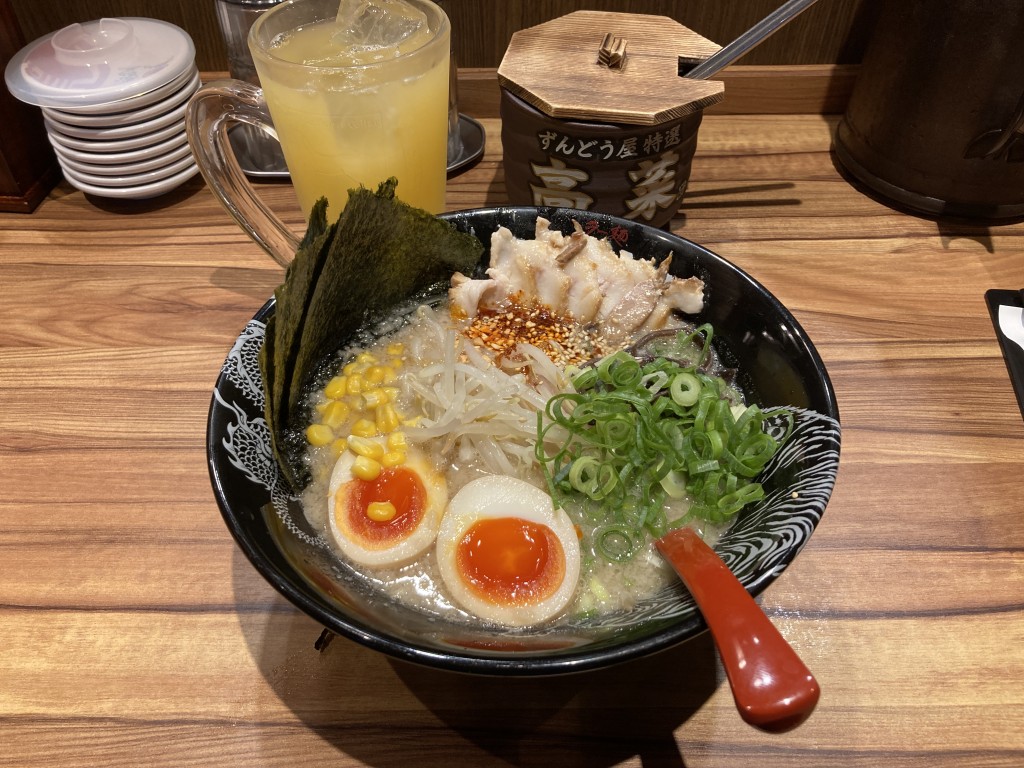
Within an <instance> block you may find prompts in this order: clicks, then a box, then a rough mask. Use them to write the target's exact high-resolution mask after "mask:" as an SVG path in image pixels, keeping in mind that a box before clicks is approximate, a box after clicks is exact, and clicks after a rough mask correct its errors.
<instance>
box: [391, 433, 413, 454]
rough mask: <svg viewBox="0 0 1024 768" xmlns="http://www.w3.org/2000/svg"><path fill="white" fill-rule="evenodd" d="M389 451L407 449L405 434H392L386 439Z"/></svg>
mask: <svg viewBox="0 0 1024 768" xmlns="http://www.w3.org/2000/svg"><path fill="white" fill-rule="evenodd" d="M387 444H388V450H389V451H404V450H405V449H406V448H408V447H409V441H408V440H406V439H405V432H392V433H391V434H390V435H388V438H387Z"/></svg>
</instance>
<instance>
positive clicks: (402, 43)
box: [331, 0, 430, 60]
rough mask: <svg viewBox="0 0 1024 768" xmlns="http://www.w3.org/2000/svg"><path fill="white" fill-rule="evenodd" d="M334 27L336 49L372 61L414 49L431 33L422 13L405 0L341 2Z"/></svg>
mask: <svg viewBox="0 0 1024 768" xmlns="http://www.w3.org/2000/svg"><path fill="white" fill-rule="evenodd" d="M336 24H337V31H335V32H334V34H333V35H332V37H331V42H332V43H333V44H334V45H335V46H338V47H339V48H345V49H348V50H350V51H352V52H353V53H356V54H369V57H368V58H370V59H373V60H380V59H384V58H388V57H391V56H398V55H400V54H401V53H404V52H407V51H409V50H414V49H415V48H418V47H420V46H421V45H423V44H424V43H425V42H426V40H427V39H428V38H429V33H430V29H429V25H428V22H427V17H426V15H425V14H424V13H423V11H421V10H419V9H418V8H414V7H413V6H411V5H409V4H408V3H406V2H404V0H341V2H340V4H339V6H338V18H337V22H336ZM360 58H363V56H360Z"/></svg>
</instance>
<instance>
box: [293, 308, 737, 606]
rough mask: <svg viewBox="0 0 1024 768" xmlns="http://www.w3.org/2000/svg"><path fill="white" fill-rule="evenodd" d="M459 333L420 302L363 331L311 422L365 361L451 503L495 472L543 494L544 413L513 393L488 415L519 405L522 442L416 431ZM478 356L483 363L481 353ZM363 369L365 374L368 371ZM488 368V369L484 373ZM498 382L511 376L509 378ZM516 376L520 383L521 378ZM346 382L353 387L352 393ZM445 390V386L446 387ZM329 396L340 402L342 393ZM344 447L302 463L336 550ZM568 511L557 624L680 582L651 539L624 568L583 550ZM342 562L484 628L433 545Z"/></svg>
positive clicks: (350, 423)
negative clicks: (568, 593) (447, 580)
mask: <svg viewBox="0 0 1024 768" xmlns="http://www.w3.org/2000/svg"><path fill="white" fill-rule="evenodd" d="M460 327H463V328H464V327H465V321H464V320H463V321H459V320H456V319H453V318H452V317H451V314H450V312H449V308H448V306H447V302H446V301H445V300H444V298H443V297H438V298H437V299H436V300H435V301H433V302H428V303H427V304H423V303H422V300H421V301H419V302H417V303H415V304H411V305H409V306H406V307H403V308H400V309H399V311H397V312H396V313H395V314H394V315H393V317H392V319H389V320H387V321H385V322H383V323H381V324H379V325H377V326H375V327H373V328H371V329H369V330H367V331H366V332H363V333H361V334H360V335H359V336H358V338H357V341H356V343H355V344H353V345H351V346H349V347H347V348H345V349H343V350H342V351H341V352H340V353H339V354H338V355H337V356H336V357H335V358H334V360H333V362H332V363H330V364H329V365H328V366H327V368H328V370H329V374H328V376H330V378H329V379H328V380H327V383H326V386H320V387H318V388H317V389H316V391H314V392H312V393H311V394H310V396H309V398H308V401H307V402H308V405H309V409H310V413H311V414H312V415H313V417H314V420H315V419H316V418H323V417H324V414H325V412H326V409H328V408H332V407H333V406H332V405H331V402H332V400H331V398H329V397H328V396H327V394H325V392H326V391H328V390H330V388H331V386H332V382H334V383H335V385H336V382H337V380H338V379H339V378H343V377H345V373H344V372H345V371H346V370H354V369H355V368H358V367H360V363H359V362H358V361H360V360H362V361H363V369H364V374H365V372H366V371H369V370H370V369H371V368H374V367H375V366H376V367H377V368H383V369H385V370H383V371H380V370H375V371H374V372H373V374H372V375H371V378H374V379H379V381H377V382H374V383H371V384H367V382H366V381H365V380H364V381H363V382H362V386H364V387H369V388H370V389H371V390H372V389H373V388H374V387H376V388H383V389H385V390H387V391H388V392H389V393H390V395H391V397H392V404H393V406H394V410H395V412H396V414H398V416H399V418H400V420H401V426H399V427H398V429H396V430H395V431H398V432H402V433H404V435H405V436H406V438H407V439H408V441H409V443H410V444H411V445H412V446H413V447H414V448H415V449H416V450H418V451H420V452H421V453H422V454H423V456H424V457H425V460H426V462H427V464H429V470H430V471H432V472H436V473H437V474H438V475H439V476H441V477H443V479H444V483H445V484H446V485H447V492H448V498H449V499H450V498H451V497H452V496H454V495H455V494H456V493H457V492H458V491H459V490H460V489H462V488H463V487H464V486H466V485H467V484H468V483H470V482H471V481H473V480H476V479H478V478H481V477H485V476H488V475H494V474H502V472H500V471H496V470H499V469H500V468H501V467H504V468H505V472H504V474H514V475H515V476H517V477H519V478H521V479H523V480H526V481H527V482H529V483H530V484H531V485H533V486H535V487H536V488H539V489H544V490H545V492H546V490H547V486H546V481H545V478H544V475H543V473H542V471H541V469H540V467H539V465H538V464H537V462H536V460H535V458H534V447H533V442H535V441H536V423H537V421H536V410H538V409H537V408H532V409H531V408H530V407H529V406H526V407H524V405H523V403H522V402H518V401H517V400H518V398H517V395H516V394H514V393H510V395H509V398H508V404H505V403H498V404H495V405H492V406H491V408H492V410H493V411H494V412H495V413H500V414H501V416H502V417H504V418H508V419H511V420H513V421H514V413H513V416H509V412H510V411H512V412H514V411H515V409H516V408H519V409H521V410H522V411H523V414H522V418H521V419H520V425H521V426H520V431H521V435H520V436H519V437H518V438H514V437H513V438H510V437H509V436H508V435H506V434H500V435H489V434H487V429H488V427H487V424H486V423H484V425H483V426H482V428H481V429H478V430H477V432H476V433H475V432H474V431H473V430H472V429H467V433H468V434H464V435H463V437H461V438H458V439H453V438H452V436H451V435H445V436H441V437H436V438H424V437H423V435H421V434H420V431H421V429H422V427H421V425H422V424H423V423H424V421H425V419H424V416H425V413H426V412H427V411H429V410H430V409H429V408H426V409H425V407H424V403H423V398H422V394H421V393H422V391H423V390H424V389H425V388H426V386H427V385H426V384H425V383H424V382H425V381H426V380H427V379H429V378H430V377H429V376H428V374H430V373H431V371H434V370H435V369H438V368H439V366H441V365H442V363H443V361H444V360H445V357H446V355H447V356H451V355H452V354H453V350H452V349H451V345H452V344H456V345H460V346H459V347H458V348H459V349H460V350H461V351H460V352H459V353H458V354H459V357H460V358H465V356H466V350H467V348H468V346H469V345H471V344H472V342H471V341H469V340H468V339H467V338H466V337H465V336H464V335H463V334H461V333H460V332H459V330H458V329H459V328H460ZM480 357H481V359H486V358H484V357H483V356H482V355H481V356H480ZM371 360H372V361H373V362H372V363H371V362H370V361H371ZM462 363H463V364H464V365H470V364H471V363H472V360H469V361H466V360H462ZM367 364H369V367H368V368H367V367H365V366H366V365H367ZM548 365H549V366H550V367H549V368H548V369H546V370H547V371H548V373H549V374H550V371H551V370H554V369H555V367H554V366H551V365H550V363H548ZM482 368H483V370H484V373H485V374H486V373H490V374H494V375H499V372H498V371H496V370H495V369H494V366H493V365H492V364H491V363H489V362H487V363H485V364H484V365H483V366H482ZM488 368H489V369H490V370H487V369H488ZM331 374H334V375H333V376H331ZM500 375H502V376H505V377H506V378H509V377H508V374H507V373H503V374H500ZM441 378H443V376H441ZM511 378H512V379H514V378H515V376H513V377H511ZM518 378H519V380H520V382H519V384H520V386H524V387H530V388H531V389H532V386H533V384H530V383H528V382H527V379H528V377H527V376H526V375H525V374H522V373H520V374H518ZM325 379H327V377H325ZM348 381H351V379H349V380H348ZM321 383H323V382H321ZM567 383H568V378H567V377H565V378H564V379H563V380H562V381H561V386H562V387H565V385H566V384H567ZM347 384H348V382H346V386H347ZM534 384H535V382H534ZM552 384H553V383H552V382H542V386H541V390H542V392H541V393H540V394H539V395H538V394H536V393H535V394H534V399H535V401H536V402H537V403H543V402H544V401H545V400H546V399H547V396H549V395H550V394H554V393H555V392H556V391H557V390H556V389H554V388H552ZM440 386H442V388H443V383H442V385H440ZM545 386H546V387H547V388H548V389H549V390H550V391H549V393H548V394H544V390H545ZM335 389H337V386H335ZM332 394H335V395H337V392H334V393H332ZM456 396H458V395H456ZM347 399H348V400H349V401H350V402H357V400H356V399H353V397H352V396H348V397H347ZM470 405H475V406H477V407H479V405H480V403H477V402H474V403H470ZM541 407H542V406H541ZM335 416H336V414H335ZM364 416H365V414H363V415H360V413H358V408H353V409H351V412H350V413H348V414H347V415H346V416H345V418H344V419H343V420H340V421H338V419H337V418H336V419H335V421H336V422H337V423H336V430H335V431H336V432H337V433H338V434H347V433H348V431H350V430H351V429H353V427H354V425H355V424H356V422H357V421H358V420H359V419H360V418H363V417H364ZM497 429H504V427H503V426H502V427H498V428H497ZM379 439H381V440H383V438H379ZM339 448H340V446H339V444H338V443H337V442H336V441H331V442H329V443H326V444H323V445H317V446H313V445H311V446H310V447H309V449H308V450H307V453H306V461H307V462H308V465H309V468H310V474H311V477H312V481H311V482H310V484H309V485H308V486H307V488H306V489H305V490H304V492H303V495H302V503H303V509H304V512H305V515H306V517H307V519H308V521H309V523H310V524H311V525H312V526H313V528H314V530H316V531H317V532H318V533H319V534H320V535H321V536H323V538H324V540H325V541H327V542H330V543H331V544H332V548H334V549H335V550H337V547H336V546H334V537H333V536H332V534H331V526H330V520H329V511H328V498H329V496H330V483H331V476H332V472H333V471H335V466H336V463H337V462H338V455H339ZM498 454H500V455H498ZM496 462H497V465H496ZM502 462H504V464H503V463H502ZM428 474H429V473H428ZM674 506H675V508H674V509H673V510H672V511H671V512H670V514H669V518H670V519H675V518H678V517H681V516H682V515H683V514H685V512H686V509H687V501H686V500H685V499H684V500H682V501H680V502H674ZM566 511H567V512H569V514H570V517H571V519H572V520H573V521H574V522H576V523H577V524H578V525H579V526H580V528H582V529H583V530H582V533H583V535H582V567H581V572H580V578H579V583H578V586H577V588H576V590H575V596H574V598H573V600H572V602H571V603H570V605H569V607H568V608H567V609H566V610H565V611H563V612H562V615H561V617H560V618H558V619H556V621H558V622H571V621H574V620H580V619H584V618H585V617H586V616H588V615H595V614H607V613H611V612H617V611H628V610H629V609H630V608H631V607H632V606H634V605H635V604H636V602H637V601H639V600H642V599H644V598H647V597H650V596H652V595H654V594H656V593H657V592H658V591H660V590H661V589H663V588H665V587H666V586H667V585H669V584H671V583H673V582H674V581H675V579H676V577H675V575H674V573H673V572H672V570H671V568H670V567H669V566H668V565H667V564H666V563H665V562H664V561H663V559H662V558H661V557H660V556H659V555H658V554H657V553H656V551H655V550H654V547H653V545H652V544H651V542H649V541H648V542H647V544H646V545H645V546H644V547H643V548H642V549H641V550H640V551H639V552H638V553H637V554H636V555H635V556H633V557H632V558H630V559H628V560H626V561H625V562H609V561H607V560H606V559H604V558H602V557H601V556H600V555H598V554H596V553H595V552H594V551H593V550H592V548H590V547H588V545H587V544H588V541H589V537H590V534H592V533H593V528H594V525H593V524H592V523H591V524H588V523H587V518H586V515H585V514H583V513H582V510H580V509H567V510H566ZM725 527H726V526H724V525H721V526H715V525H711V524H702V528H701V529H700V533H701V535H702V536H703V537H704V538H705V540H706V541H708V542H709V543H711V544H713V543H714V541H715V540H717V538H718V536H719V535H720V534H721V533H722V531H723V530H724V528H725ZM338 556H339V558H340V559H341V560H342V561H343V562H345V563H346V564H347V566H348V567H350V568H351V569H352V571H353V573H354V574H356V575H357V576H358V577H359V579H360V580H362V581H363V582H364V583H365V584H366V585H367V587H368V588H369V589H371V590H373V591H376V592H378V593H380V594H383V595H386V596H388V597H389V598H390V599H393V600H396V601H399V602H401V603H403V604H406V605H408V606H410V607H413V608H415V609H417V610H420V611H424V612H427V613H430V614H433V615H438V616H442V617H446V618H450V619H453V620H457V621H467V620H469V621H480V620H479V619H476V618H475V617H473V616H472V615H471V614H470V613H468V612H467V611H465V610H464V609H462V608H460V607H459V605H458V603H457V602H456V601H453V599H452V597H451V596H450V595H449V594H448V591H447V590H446V588H445V585H444V583H443V580H442V578H441V576H440V574H439V570H438V562H437V554H436V552H435V548H434V546H430V547H429V548H427V549H426V551H424V552H423V553H422V554H421V555H419V556H418V557H416V558H415V559H414V560H413V561H412V562H409V563H405V564H401V565H397V566H393V567H392V566H384V567H373V568H366V567H363V566H361V565H359V564H358V563H355V562H353V561H352V560H351V559H349V558H346V557H345V556H344V555H343V554H342V553H340V552H339V555H338Z"/></svg>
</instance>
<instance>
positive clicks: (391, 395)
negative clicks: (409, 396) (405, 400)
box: [381, 387, 398, 403]
mask: <svg viewBox="0 0 1024 768" xmlns="http://www.w3.org/2000/svg"><path fill="white" fill-rule="evenodd" d="M381 389H382V390H384V392H385V394H387V396H388V402H389V403H394V402H396V401H397V400H398V387H381Z"/></svg>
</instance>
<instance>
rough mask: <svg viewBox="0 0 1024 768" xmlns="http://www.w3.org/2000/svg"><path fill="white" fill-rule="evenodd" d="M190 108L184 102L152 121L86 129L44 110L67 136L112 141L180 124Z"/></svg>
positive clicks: (48, 117)
mask: <svg viewBox="0 0 1024 768" xmlns="http://www.w3.org/2000/svg"><path fill="white" fill-rule="evenodd" d="M187 107H188V102H187V101H185V102H182V103H181V104H179V105H178V106H177V107H175V108H173V109H171V110H170V111H169V112H166V113H165V114H162V115H159V116H157V117H154V118H153V119H152V120H146V121H144V122H141V123H130V124H128V125H118V126H114V127H110V128H86V127H83V126H80V125H68V124H67V123H64V122H59V121H58V119H57V118H55V117H54V116H53V115H52V114H50V113H49V112H46V111H45V110H44V112H43V114H44V115H46V118H47V119H48V120H50V121H51V122H52V123H54V124H55V125H57V126H58V130H60V132H61V133H62V134H64V135H65V136H71V137H73V138H76V139H86V140H89V141H111V140H117V139H127V138H133V137H135V136H145V135H147V134H152V133H155V132H156V131H158V130H160V129H161V128H166V127H167V126H168V125H171V124H172V123H175V122H179V121H182V120H184V119H185V109H186V108H187Z"/></svg>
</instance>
